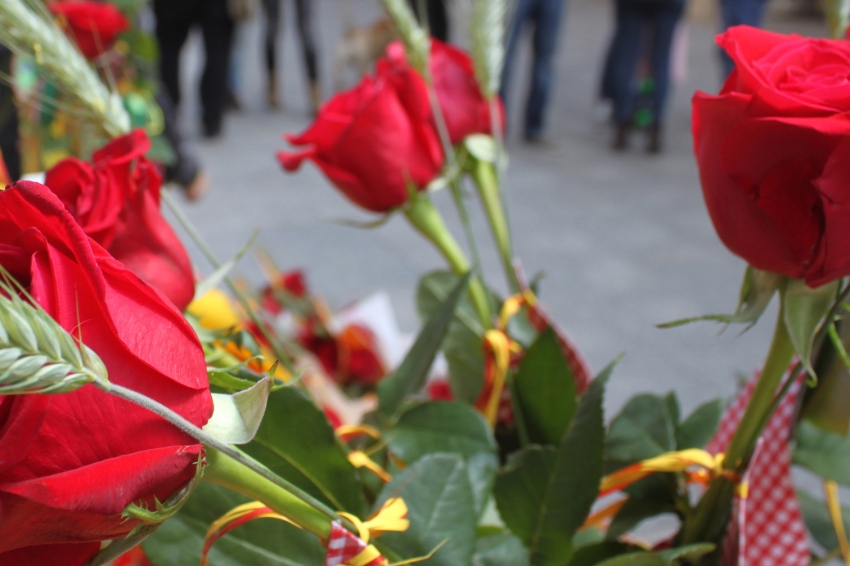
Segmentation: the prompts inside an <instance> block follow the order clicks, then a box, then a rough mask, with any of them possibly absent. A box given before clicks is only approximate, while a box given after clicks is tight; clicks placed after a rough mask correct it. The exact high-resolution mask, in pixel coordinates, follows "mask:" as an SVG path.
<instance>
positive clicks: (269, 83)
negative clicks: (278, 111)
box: [263, 0, 280, 108]
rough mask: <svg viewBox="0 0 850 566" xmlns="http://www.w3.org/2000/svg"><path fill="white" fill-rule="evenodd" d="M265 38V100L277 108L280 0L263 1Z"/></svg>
mask: <svg viewBox="0 0 850 566" xmlns="http://www.w3.org/2000/svg"><path fill="white" fill-rule="evenodd" d="M263 15H264V16H265V19H266V21H265V24H266V25H265V36H264V37H263V50H264V52H265V53H264V55H265V63H266V98H267V102H268V104H269V106H271V107H272V108H277V106H278V103H277V74H276V71H277V36H278V34H279V32H280V0H263Z"/></svg>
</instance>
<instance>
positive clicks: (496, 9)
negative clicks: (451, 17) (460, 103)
mask: <svg viewBox="0 0 850 566" xmlns="http://www.w3.org/2000/svg"><path fill="white" fill-rule="evenodd" d="M506 17H507V2H506V0H476V1H475V4H474V6H473V9H472V18H471V19H470V30H469V32H470V37H471V40H472V60H473V62H474V67H475V78H476V79H478V84H479V86H480V87H481V92H482V93H484V96H485V97H486V98H488V99H490V98H493V97H494V96H496V94H498V92H499V83H500V82H501V80H502V66H503V65H504V62H505V18H506Z"/></svg>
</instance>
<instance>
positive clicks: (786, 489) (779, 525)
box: [706, 374, 810, 566]
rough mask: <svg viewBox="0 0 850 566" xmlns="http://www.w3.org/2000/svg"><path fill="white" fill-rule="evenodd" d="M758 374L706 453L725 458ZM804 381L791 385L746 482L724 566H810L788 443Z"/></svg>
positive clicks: (728, 537) (737, 503)
mask: <svg viewBox="0 0 850 566" xmlns="http://www.w3.org/2000/svg"><path fill="white" fill-rule="evenodd" d="M758 377H759V376H758V374H756V375H755V377H753V379H752V380H750V382H749V383H748V384H747V386H746V387H745V388H744V390H743V391H742V392H741V394H740V395H739V396H738V398H737V399H736V400H735V402H734V403H733V404H732V405H731V406H730V407H729V408H728V409H727V410H726V413H725V414H724V415H723V419H722V420H721V422H720V429H719V430H718V431H717V434H715V436H714V438H713V439H712V441H711V442H710V443H709V444H708V446H707V447H706V450H707V451H708V452H711V453H712V454H717V453H720V452H725V451H726V449H727V447H728V446H729V442H730V441H731V439H732V435H733V434H734V433H735V430H736V429H737V428H738V425H739V424H740V422H741V417H742V416H743V414H744V410H745V409H746V408H747V405H748V404H749V401H750V397H752V394H753V389H754V388H755V385H756V382H757V381H758ZM802 383H803V376H800V378H798V379H797V381H796V383H794V384H793V385H791V387H790V388H789V391H788V393H787V394H786V395H785V398H784V399H782V401H781V402H780V404H779V407H777V409H776V412H775V413H774V414H773V416H772V417H771V418H770V421H769V422H768V424H767V426H766V427H765V429H764V432H762V434H761V436H760V437H759V442H758V445H757V447H756V451H755V453H754V455H753V459H752V461H751V462H750V466H749V468H748V470H747V472H746V474H745V476H744V478H743V479H744V481H746V482H748V489H747V490H746V491H747V494H746V496H744V497H739V496H736V498H735V503H734V507H733V511H732V521H731V522H730V524H729V528H728V529H727V531H726V539H725V541H724V544H723V559H722V562H721V565H722V566H808V565H809V564H810V555H809V543H808V538H807V536H806V526H805V523H804V522H803V516H802V513H801V512H800V505H799V503H798V502H797V495H796V493H795V491H794V485H793V483H792V481H791V452H790V451H789V449H788V441H789V438H790V435H791V425H792V419H793V417H794V408H795V406H796V401H797V396H798V394H799V393H800V391H801V389H802Z"/></svg>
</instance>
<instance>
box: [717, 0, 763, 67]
mask: <svg viewBox="0 0 850 566" xmlns="http://www.w3.org/2000/svg"><path fill="white" fill-rule="evenodd" d="M765 4H767V0H720V13H721V19H722V20H723V29H724V30H725V29H728V28H730V27H732V26H740V25H747V26H753V27H759V26H760V25H761V18H762V16H763V15H764V6H765ZM720 62H721V64H722V65H723V76H724V77H727V76H729V73H731V72H732V68H733V67H734V66H735V63H733V62H732V59H731V58H730V57H729V56H728V55H727V54H726V52H725V51H723V50H722V49H721V50H720Z"/></svg>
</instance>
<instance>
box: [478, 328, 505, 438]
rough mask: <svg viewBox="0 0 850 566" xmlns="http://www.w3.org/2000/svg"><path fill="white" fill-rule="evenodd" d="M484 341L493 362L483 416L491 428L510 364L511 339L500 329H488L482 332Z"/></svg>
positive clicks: (494, 423) (497, 411)
mask: <svg viewBox="0 0 850 566" xmlns="http://www.w3.org/2000/svg"><path fill="white" fill-rule="evenodd" d="M484 342H485V343H486V344H487V345H488V346H489V347H490V350H491V352H492V356H493V364H494V372H493V382H492V384H491V386H490V396H489V397H488V398H487V402H486V404H485V405H484V418H486V419H487V422H488V423H490V427H491V428H492V427H495V426H496V418H497V417H498V414H499V402H500V401H501V399H502V390H503V389H504V388H505V381H506V380H507V377H508V369H509V368H510V364H511V339H510V338H508V335H507V334H505V333H504V332H503V331H501V330H488V331H487V332H486V333H485V334H484Z"/></svg>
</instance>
